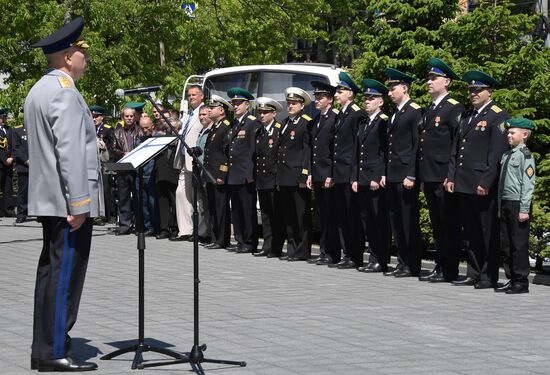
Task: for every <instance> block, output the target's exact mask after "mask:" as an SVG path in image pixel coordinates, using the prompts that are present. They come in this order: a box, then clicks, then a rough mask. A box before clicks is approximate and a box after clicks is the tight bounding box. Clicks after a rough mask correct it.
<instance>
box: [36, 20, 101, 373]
mask: <svg viewBox="0 0 550 375" xmlns="http://www.w3.org/2000/svg"><path fill="white" fill-rule="evenodd" d="M83 27H84V20H83V19H82V17H78V18H76V19H74V20H73V21H71V22H70V23H68V24H66V25H65V26H63V27H62V28H61V29H59V30H57V31H56V32H54V33H53V34H51V35H50V36H48V37H47V38H45V39H43V40H41V41H39V42H37V43H35V44H34V45H33V46H32V47H34V48H38V47H40V48H42V50H43V52H44V53H45V54H46V58H47V61H48V68H49V69H48V70H47V71H46V72H45V74H44V76H42V78H41V79H40V80H39V81H38V82H37V83H36V84H35V85H34V86H33V87H32V88H31V90H30V91H29V93H28V95H27V98H26V99H25V127H26V128H27V133H28V145H29V214H30V215H36V216H38V218H39V220H40V222H41V223H42V228H43V248H42V254H41V255H40V260H39V262H38V270H37V275H36V288H35V301H34V327H33V343H32V353H31V368H33V369H38V371H87V370H94V369H96V368H97V365H96V364H95V363H89V362H82V361H81V360H79V359H78V358H77V357H75V356H74V355H73V353H72V351H71V339H70V337H69V335H68V333H69V331H70V330H71V328H72V327H73V325H74V324H75V322H76V316H77V313H78V306H79V303H80V296H81V295H82V287H83V285H84V277H85V275H86V268H87V265H88V257H89V254H90V244H91V238H92V220H93V219H92V218H93V217H96V216H98V214H99V212H98V211H99V205H98V204H99V198H98V197H99V195H98V194H99V193H98V191H99V190H98V189H99V186H98V179H99V157H98V151H97V140H96V134H95V128H94V122H93V120H92V115H91V113H90V110H89V109H88V106H87V105H86V102H85V101H84V99H83V98H82V96H81V95H80V93H79V92H78V90H77V89H76V87H75V83H74V81H75V80H76V79H78V78H80V77H81V76H82V75H83V74H84V71H85V69H86V65H87V61H88V54H87V52H86V49H87V48H88V44H87V43H86V42H85V41H83V40H81V39H80V34H81V32H82V29H83Z"/></svg>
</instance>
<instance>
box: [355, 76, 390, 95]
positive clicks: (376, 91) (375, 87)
mask: <svg viewBox="0 0 550 375" xmlns="http://www.w3.org/2000/svg"><path fill="white" fill-rule="evenodd" d="M361 86H363V89H364V90H365V95H369V96H383V95H386V94H387V93H388V88H387V87H386V86H384V84H383V83H381V82H378V81H377V80H375V79H371V78H366V79H364V80H362V81H361Z"/></svg>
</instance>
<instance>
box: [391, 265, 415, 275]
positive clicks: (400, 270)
mask: <svg viewBox="0 0 550 375" xmlns="http://www.w3.org/2000/svg"><path fill="white" fill-rule="evenodd" d="M384 276H393V277H411V276H413V274H412V272H411V269H410V268H409V267H407V266H402V267H399V266H398V267H397V268H396V269H394V270H393V271H387V272H384Z"/></svg>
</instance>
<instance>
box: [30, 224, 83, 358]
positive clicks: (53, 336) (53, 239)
mask: <svg viewBox="0 0 550 375" xmlns="http://www.w3.org/2000/svg"><path fill="white" fill-rule="evenodd" d="M40 219H41V222H42V235H43V247H42V253H41V254H40V260H39V261H38V269H37V272H36V286H35V291H34V325H33V342H32V353H31V357H32V358H37V359H57V358H63V357H65V356H67V355H70V354H71V353H70V338H69V336H68V332H69V331H70V330H71V328H72V327H73V325H74V324H75V322H76V317H77V313H78V306H79V304H80V296H81V295H82V287H83V285H84V278H85V276H86V267H87V265H88V257H89V254H90V243H91V239H92V222H93V221H92V219H90V218H87V219H86V220H85V222H84V224H83V225H82V226H81V227H80V229H78V230H77V231H75V232H70V231H69V228H70V227H69V224H68V223H67V220H66V218H64V217H42V218H40Z"/></svg>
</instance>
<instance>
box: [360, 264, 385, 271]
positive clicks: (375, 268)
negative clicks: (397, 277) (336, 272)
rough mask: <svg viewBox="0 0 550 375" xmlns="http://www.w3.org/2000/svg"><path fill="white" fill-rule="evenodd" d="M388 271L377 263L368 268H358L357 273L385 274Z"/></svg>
mask: <svg viewBox="0 0 550 375" xmlns="http://www.w3.org/2000/svg"><path fill="white" fill-rule="evenodd" d="M387 270H388V268H387V267H385V268H384V267H383V266H381V265H380V264H379V263H374V264H373V265H371V266H370V267H369V266H368V265H367V266H366V267H359V268H358V271H360V272H365V273H380V272H386V271H387Z"/></svg>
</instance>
